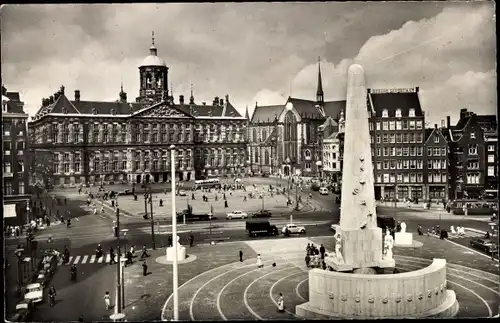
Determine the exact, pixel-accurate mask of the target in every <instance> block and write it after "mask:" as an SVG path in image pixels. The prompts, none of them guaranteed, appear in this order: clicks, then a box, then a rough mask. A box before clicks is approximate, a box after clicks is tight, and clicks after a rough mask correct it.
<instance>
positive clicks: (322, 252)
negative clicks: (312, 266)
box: [319, 245, 326, 259]
mask: <svg viewBox="0 0 500 323" xmlns="http://www.w3.org/2000/svg"><path fill="white" fill-rule="evenodd" d="M325 252H326V250H325V247H324V246H323V245H321V247H319V253H320V254H321V259H325Z"/></svg>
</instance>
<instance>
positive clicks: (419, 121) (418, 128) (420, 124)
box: [417, 120, 422, 130]
mask: <svg viewBox="0 0 500 323" xmlns="http://www.w3.org/2000/svg"><path fill="white" fill-rule="evenodd" d="M417 130H422V120H417Z"/></svg>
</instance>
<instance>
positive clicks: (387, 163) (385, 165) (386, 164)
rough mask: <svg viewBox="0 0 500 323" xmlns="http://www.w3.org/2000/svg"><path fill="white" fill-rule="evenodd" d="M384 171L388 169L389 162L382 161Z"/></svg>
mask: <svg viewBox="0 0 500 323" xmlns="http://www.w3.org/2000/svg"><path fill="white" fill-rule="evenodd" d="M384 169H389V161H388V160H384Z"/></svg>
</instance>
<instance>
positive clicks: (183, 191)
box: [177, 190, 187, 196]
mask: <svg viewBox="0 0 500 323" xmlns="http://www.w3.org/2000/svg"><path fill="white" fill-rule="evenodd" d="M177 194H178V195H179V196H186V195H187V193H186V191H185V190H179V192H178V193H177Z"/></svg>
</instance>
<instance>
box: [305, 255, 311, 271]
mask: <svg viewBox="0 0 500 323" xmlns="http://www.w3.org/2000/svg"><path fill="white" fill-rule="evenodd" d="M304 260H305V261H306V267H307V268H309V262H310V261H311V257H310V256H309V253H307V254H306V257H305V259H304Z"/></svg>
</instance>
